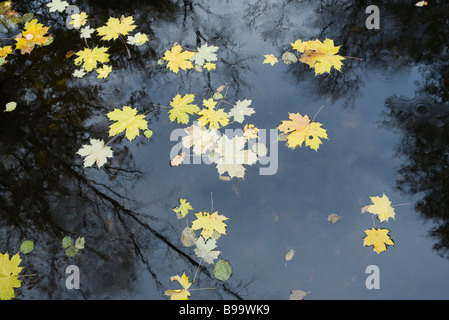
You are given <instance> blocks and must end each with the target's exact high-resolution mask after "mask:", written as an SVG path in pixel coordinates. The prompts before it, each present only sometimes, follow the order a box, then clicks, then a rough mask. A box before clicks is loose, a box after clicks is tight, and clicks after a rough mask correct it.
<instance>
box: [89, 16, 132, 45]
mask: <svg viewBox="0 0 449 320" xmlns="http://www.w3.org/2000/svg"><path fill="white" fill-rule="evenodd" d="M133 23H134V18H133V16H129V17H124V16H122V17H121V18H120V19H118V18H112V17H110V18H109V19H108V22H106V25H105V26H102V27H99V28H97V32H98V35H100V36H103V38H101V40H112V39H117V38H118V37H119V35H124V36H126V35H128V34H129V32H130V31H133V30H134V29H135V28H136V27H137V26H136V25H134V24H133Z"/></svg>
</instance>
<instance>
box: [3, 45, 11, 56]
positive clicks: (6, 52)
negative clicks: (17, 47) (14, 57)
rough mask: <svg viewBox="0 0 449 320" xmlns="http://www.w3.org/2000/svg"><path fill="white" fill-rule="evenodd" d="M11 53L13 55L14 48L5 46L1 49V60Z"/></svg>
mask: <svg viewBox="0 0 449 320" xmlns="http://www.w3.org/2000/svg"><path fill="white" fill-rule="evenodd" d="M11 53H12V46H5V47H2V48H0V58H6V56H7V55H8V54H11Z"/></svg>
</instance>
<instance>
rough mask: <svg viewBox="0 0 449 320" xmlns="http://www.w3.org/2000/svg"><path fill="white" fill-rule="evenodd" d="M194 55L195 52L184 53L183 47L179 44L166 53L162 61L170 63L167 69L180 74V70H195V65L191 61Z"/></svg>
mask: <svg viewBox="0 0 449 320" xmlns="http://www.w3.org/2000/svg"><path fill="white" fill-rule="evenodd" d="M194 55H195V52H191V51H187V50H185V51H182V47H181V46H180V45H179V44H177V45H175V46H173V47H172V48H171V50H167V51H165V53H164V57H163V58H162V59H164V60H166V61H167V62H168V63H167V68H169V69H170V70H171V71H173V72H174V73H178V71H179V69H182V70H187V69H191V68H193V64H192V62H191V61H190V59H192V57H193V56H194Z"/></svg>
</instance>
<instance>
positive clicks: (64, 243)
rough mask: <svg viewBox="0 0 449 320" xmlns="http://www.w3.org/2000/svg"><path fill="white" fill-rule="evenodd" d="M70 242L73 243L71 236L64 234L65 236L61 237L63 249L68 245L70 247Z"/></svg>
mask: <svg viewBox="0 0 449 320" xmlns="http://www.w3.org/2000/svg"><path fill="white" fill-rule="evenodd" d="M72 244H73V240H72V238H70V237H69V236H65V237H64V238H63V239H62V248H63V249H67V248H68V247H71V246H72Z"/></svg>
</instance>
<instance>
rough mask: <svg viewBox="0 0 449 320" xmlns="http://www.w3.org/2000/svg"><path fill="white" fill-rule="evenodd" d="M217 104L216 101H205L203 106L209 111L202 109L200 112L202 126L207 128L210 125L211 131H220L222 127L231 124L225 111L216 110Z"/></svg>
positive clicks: (199, 121) (199, 120)
mask: <svg viewBox="0 0 449 320" xmlns="http://www.w3.org/2000/svg"><path fill="white" fill-rule="evenodd" d="M216 104H217V102H216V101H214V99H212V98H211V99H208V100H203V105H204V106H205V107H206V108H207V109H202V110H201V111H199V112H198V115H200V116H201V118H199V119H198V124H199V125H200V126H205V125H207V124H208V123H209V129H213V130H216V129H219V128H220V126H226V125H227V124H228V123H229V116H228V114H227V113H226V112H224V109H218V110H215V105H216Z"/></svg>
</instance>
